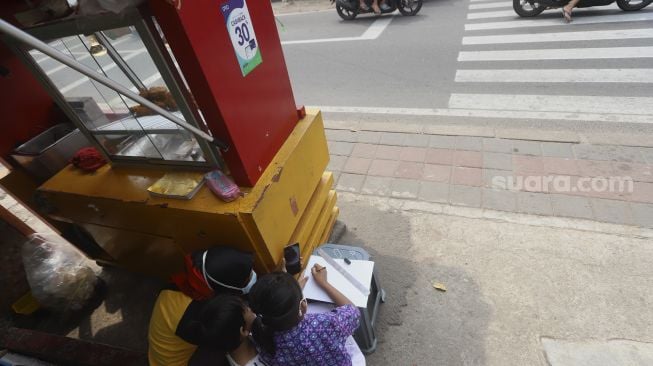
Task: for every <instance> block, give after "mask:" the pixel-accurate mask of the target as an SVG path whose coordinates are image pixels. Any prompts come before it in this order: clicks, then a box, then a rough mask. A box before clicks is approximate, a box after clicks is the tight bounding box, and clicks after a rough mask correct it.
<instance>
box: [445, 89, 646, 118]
mask: <svg viewBox="0 0 653 366" xmlns="http://www.w3.org/2000/svg"><path fill="white" fill-rule="evenodd" d="M449 108H460V109H483V110H499V111H520V112H565V113H586V114H594V113H596V114H617V115H625V114H628V115H643V116H646V117H647V118H648V119H649V123H653V118H651V116H653V98H652V97H597V96H579V95H576V96H573V95H511V94H451V97H450V98H449ZM624 112H627V113H624Z"/></svg>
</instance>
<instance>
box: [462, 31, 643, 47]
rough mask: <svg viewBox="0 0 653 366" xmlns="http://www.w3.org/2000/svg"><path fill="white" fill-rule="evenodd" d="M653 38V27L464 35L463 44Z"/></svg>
mask: <svg viewBox="0 0 653 366" xmlns="http://www.w3.org/2000/svg"><path fill="white" fill-rule="evenodd" d="M639 38H653V28H648V29H624V30H612V31H583V32H557V33H537V34H506V35H501V36H475V37H463V45H471V44H506V43H534V42H571V41H595V40H608V39H639Z"/></svg>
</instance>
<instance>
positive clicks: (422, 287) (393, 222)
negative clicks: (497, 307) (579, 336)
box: [339, 202, 491, 365]
mask: <svg viewBox="0 0 653 366" xmlns="http://www.w3.org/2000/svg"><path fill="white" fill-rule="evenodd" d="M340 207H341V212H342V214H341V220H342V221H343V222H344V223H345V224H347V226H348V230H347V232H346V233H345V235H344V236H343V237H342V238H341V240H340V241H339V243H340V244H344V245H356V246H361V247H363V248H365V249H366V250H367V251H369V252H370V254H371V255H372V259H373V260H374V261H375V268H376V270H377V275H378V276H379V280H380V283H381V287H383V288H384V289H385V291H386V294H387V295H386V303H385V304H383V305H381V308H380V312H379V318H378V321H377V326H376V330H377V336H378V338H379V343H378V348H377V350H376V352H375V353H373V354H372V355H369V356H367V361H368V364H370V365H484V364H485V349H484V344H485V333H486V329H487V325H488V321H489V320H488V319H489V316H490V312H491V310H490V307H489V306H488V304H486V303H485V302H484V301H483V300H482V299H481V293H480V289H479V286H478V284H477V283H475V282H474V281H473V280H472V279H471V276H470V275H469V274H468V273H467V272H466V271H465V270H464V269H463V268H454V267H448V266H442V265H438V263H437V261H436V260H435V259H434V258H432V257H431V258H413V256H414V255H415V252H416V250H415V249H414V245H415V243H413V241H412V238H411V236H412V235H411V233H412V232H413V229H414V228H413V227H412V224H411V222H410V219H409V217H407V216H405V215H403V214H402V213H400V212H397V211H393V210H388V211H383V210H379V209H377V208H374V207H372V206H369V205H366V204H363V203H359V202H355V203H340ZM434 232H435V233H437V228H434ZM436 235H437V234H436ZM437 240H438V238H433V243H436V242H437ZM434 249H435V248H434ZM434 279H438V280H440V281H442V282H445V283H451V284H453V283H456V288H455V289H450V291H448V292H444V293H443V292H438V291H436V290H435V289H434V288H433V287H432V286H431V282H432V281H433V280H434Z"/></svg>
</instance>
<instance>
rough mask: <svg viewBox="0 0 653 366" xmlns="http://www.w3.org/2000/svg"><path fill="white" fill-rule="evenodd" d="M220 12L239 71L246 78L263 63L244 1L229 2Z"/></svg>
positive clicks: (233, 0)
mask: <svg viewBox="0 0 653 366" xmlns="http://www.w3.org/2000/svg"><path fill="white" fill-rule="evenodd" d="M220 10H222V15H224V19H225V22H226V23H227V31H229V37H230V38H231V44H232V45H233V47H234V51H236V58H237V59H238V64H239V65H240V71H242V73H243V76H246V75H247V74H249V73H250V72H251V71H252V70H254V68H255V67H256V66H258V65H259V64H260V63H261V62H262V61H263V59H262V57H261V50H260V49H259V47H258V42H257V41H256V34H255V33H254V26H253V25H252V19H251V18H250V16H249V10H248V9H247V3H246V2H245V0H229V1H227V2H226V3H224V4H222V6H220Z"/></svg>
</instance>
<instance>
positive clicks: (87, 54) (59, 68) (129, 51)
mask: <svg viewBox="0 0 653 366" xmlns="http://www.w3.org/2000/svg"><path fill="white" fill-rule="evenodd" d="M141 50H144V48H142V49H141ZM138 51H140V50H121V51H119V53H122V52H126V53H133V52H138ZM74 53H78V54H82V56H81V57H78V58H75V61H77V62H81V61H83V60H86V59H87V58H90V57H91V54H90V53H88V52H73V54H74ZM68 56H69V55H68ZM127 56H129V55H127ZM125 57H126V56H125ZM111 62H113V61H111ZM57 63H59V62H58V61H57ZM63 69H70V67H68V66H66V65H64V64H60V65H59V66H57V67H54V68H52V69H49V70H46V72H45V74H46V75H48V76H49V75H52V74H54V73H55V72H57V71H61V70H63ZM71 70H72V69H71Z"/></svg>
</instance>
